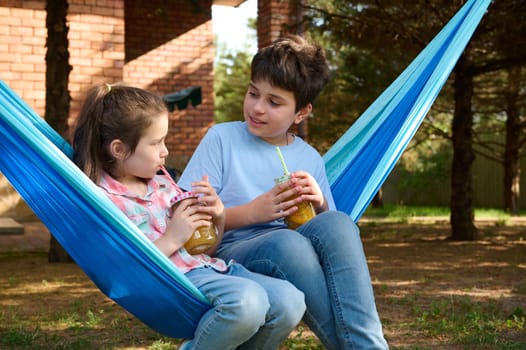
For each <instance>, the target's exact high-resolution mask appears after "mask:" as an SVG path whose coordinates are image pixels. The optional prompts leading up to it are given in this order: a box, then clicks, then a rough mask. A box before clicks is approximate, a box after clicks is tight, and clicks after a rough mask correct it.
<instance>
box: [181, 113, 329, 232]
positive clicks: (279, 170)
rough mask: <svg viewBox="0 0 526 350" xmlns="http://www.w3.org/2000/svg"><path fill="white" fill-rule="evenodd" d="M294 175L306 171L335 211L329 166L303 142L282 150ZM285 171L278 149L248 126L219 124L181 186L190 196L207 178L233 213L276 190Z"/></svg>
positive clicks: (265, 227) (268, 226)
mask: <svg viewBox="0 0 526 350" xmlns="http://www.w3.org/2000/svg"><path fill="white" fill-rule="evenodd" d="M280 150H281V153H282V154H283V158H284V159H285V162H286V164H287V168H288V170H289V172H294V171H298V170H304V171H307V172H308V173H309V174H311V175H312V176H313V177H314V178H315V179H316V181H317V182H318V184H319V186H320V188H321V190H322V192H323V194H324V195H325V198H326V199H327V201H328V204H329V208H330V209H331V210H334V209H335V204H334V200H333V197H332V193H331V191H330V187H329V183H328V180H327V175H326V172H325V163H324V162H323V159H322V157H321V156H320V154H319V153H318V152H317V151H316V150H315V149H314V148H313V147H312V146H310V145H309V144H307V143H306V142H304V141H303V140H302V139H301V138H299V137H295V138H294V142H292V143H291V144H289V145H287V146H280ZM283 174H284V170H283V167H282V164H281V161H280V158H279V156H278V153H277V151H276V146H274V145H271V144H269V143H267V142H265V141H263V140H262V139H260V138H258V137H256V136H254V135H252V134H251V133H250V132H249V131H248V129H247V126H246V124H245V123H244V122H228V123H221V124H216V125H214V126H213V127H212V128H210V129H209V130H208V132H207V133H206V135H205V136H204V138H203V140H202V141H201V143H200V144H199V146H198V147H197V149H196V150H195V152H194V154H193V155H192V158H191V159H190V161H189V163H188V165H187V166H186V168H185V170H184V172H183V174H182V175H181V178H180V179H179V181H178V185H179V186H180V187H182V188H184V189H186V190H190V189H191V185H190V184H191V183H192V182H193V181H197V180H199V179H201V178H202V177H203V175H208V177H209V181H210V184H211V185H212V187H213V188H214V189H215V190H216V192H217V194H218V195H219V197H220V198H221V200H222V201H223V204H224V205H225V207H227V208H230V207H234V206H238V205H242V204H245V203H247V202H250V201H251V200H253V199H254V198H256V197H258V196H259V195H261V194H263V193H265V192H267V191H269V190H270V189H272V187H274V186H275V183H274V179H276V178H278V177H280V176H282V175H283ZM277 226H280V227H285V224H284V222H283V220H277V221H273V222H269V223H266V224H264V225H254V226H249V227H246V228H241V229H236V230H230V231H227V232H225V236H224V239H223V242H228V241H231V240H233V239H243V238H246V237H248V236H252V235H253V234H254V233H255V232H257V231H266V230H268V229H271V228H275V227H277Z"/></svg>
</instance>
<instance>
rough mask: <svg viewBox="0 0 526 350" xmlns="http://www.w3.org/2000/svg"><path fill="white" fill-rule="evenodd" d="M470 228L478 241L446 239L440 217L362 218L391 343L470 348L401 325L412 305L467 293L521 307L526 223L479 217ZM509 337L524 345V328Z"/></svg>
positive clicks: (525, 287)
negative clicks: (406, 220) (379, 220)
mask: <svg viewBox="0 0 526 350" xmlns="http://www.w3.org/2000/svg"><path fill="white" fill-rule="evenodd" d="M510 224H511V225H510ZM476 226H477V228H478V231H479V235H480V240H478V241H475V242H455V241H451V240H449V239H448V237H449V236H450V226H449V224H448V222H447V220H444V219H438V220H432V219H431V220H429V219H427V220H423V221H422V220H420V221H418V220H416V221H413V222H409V223H404V224H396V223H384V224H378V223H372V224H368V223H367V222H366V223H362V224H361V231H362V237H363V240H364V248H365V251H366V254H367V258H368V261H369V268H370V272H371V276H372V278H373V284H374V287H375V292H376V299H377V305H378V311H379V313H380V316H381V318H382V320H383V321H384V331H385V334H386V337H387V338H388V339H389V343H390V345H391V346H392V347H400V348H408V345H414V346H415V349H416V348H417V347H416V346H418V349H420V348H422V349H427V348H430V349H451V350H453V349H455V350H457V349H458V350H460V349H471V347H467V348H466V347H462V346H455V345H447V343H449V342H450V341H451V339H444V336H443V335H441V336H437V337H433V336H429V334H424V333H422V332H419V331H418V330H416V331H415V330H414V329H411V327H409V328H407V327H400V325H401V324H403V323H404V322H407V321H409V320H411V319H412V318H413V319H414V318H415V313H416V312H415V311H416V309H426V308H427V309H429V307H430V305H432V304H433V303H436V301H437V300H448V299H449V300H453V298H454V299H455V300H462V298H467V299H468V300H470V303H480V304H494V305H496V306H497V307H499V308H501V309H502V310H504V311H505V312H508V313H511V312H512V311H513V310H515V309H516V308H517V307H520V308H521V309H522V310H525V308H526V221H523V220H517V221H516V222H511V223H507V224H506V226H503V225H500V224H498V223H497V222H494V221H492V220H489V221H484V220H482V221H480V222H477V223H476ZM408 305H410V306H411V307H410V308H409V307H408ZM408 330H409V331H408ZM510 337H513V338H516V337H519V338H520V339H517V340H520V342H523V344H524V347H523V348H522V349H526V332H524V333H523V334H522V335H517V334H510Z"/></svg>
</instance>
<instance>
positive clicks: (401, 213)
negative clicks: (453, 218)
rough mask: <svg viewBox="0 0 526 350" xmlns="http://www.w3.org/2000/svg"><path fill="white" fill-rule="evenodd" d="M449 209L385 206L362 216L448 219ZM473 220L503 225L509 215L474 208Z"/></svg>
mask: <svg viewBox="0 0 526 350" xmlns="http://www.w3.org/2000/svg"><path fill="white" fill-rule="evenodd" d="M450 213H451V212H450V209H449V208H448V207H436V206H407V205H394V204H387V205H384V206H383V207H382V208H372V207H369V208H367V210H366V211H365V213H364V216H367V217H371V218H376V217H380V218H390V219H393V220H394V221H399V222H404V221H406V220H407V219H408V218H411V217H415V216H423V217H426V216H429V217H437V216H444V217H447V218H449V216H450ZM474 214H475V219H478V218H491V219H492V220H495V221H496V222H500V223H505V222H506V221H507V220H508V219H509V218H510V217H511V215H510V213H509V212H506V211H504V210H500V209H494V208H475V210H474ZM519 215H522V216H524V215H526V211H521V212H520V213H519Z"/></svg>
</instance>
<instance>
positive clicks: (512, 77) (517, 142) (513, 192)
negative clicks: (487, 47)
mask: <svg viewBox="0 0 526 350" xmlns="http://www.w3.org/2000/svg"><path fill="white" fill-rule="evenodd" d="M520 83H521V67H520V66H516V67H513V68H510V69H508V89H507V91H506V116H507V118H506V146H505V150H504V179H503V180H504V189H503V190H504V210H507V211H508V212H510V213H511V214H513V215H518V214H519V198H520V178H521V177H520V176H521V167H520V148H521V139H520V138H521V120H520V112H519V108H518V99H519V89H520Z"/></svg>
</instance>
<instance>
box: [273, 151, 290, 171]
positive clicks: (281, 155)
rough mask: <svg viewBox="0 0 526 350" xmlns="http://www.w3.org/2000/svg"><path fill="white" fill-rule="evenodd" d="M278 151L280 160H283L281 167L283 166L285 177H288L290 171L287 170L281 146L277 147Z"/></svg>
mask: <svg viewBox="0 0 526 350" xmlns="http://www.w3.org/2000/svg"><path fill="white" fill-rule="evenodd" d="M276 151H277V152H278V156H279V160H281V165H282V166H283V170H284V171H285V175H288V174H289V169H287V164H285V159H283V154H281V150H280V149H279V146H276Z"/></svg>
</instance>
